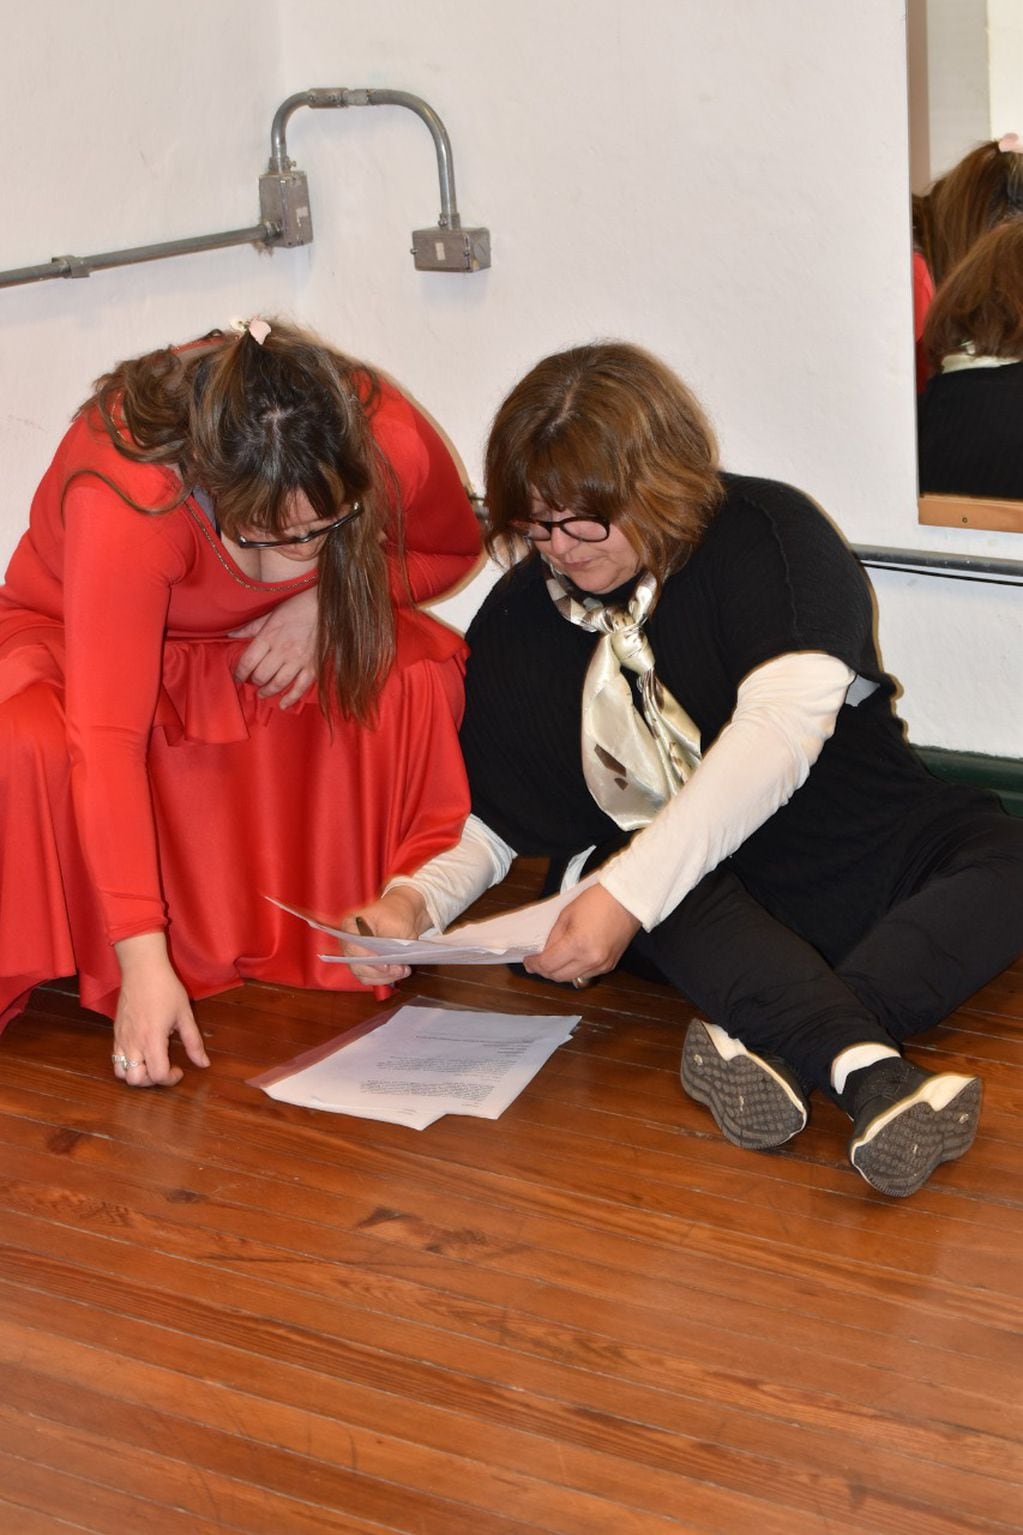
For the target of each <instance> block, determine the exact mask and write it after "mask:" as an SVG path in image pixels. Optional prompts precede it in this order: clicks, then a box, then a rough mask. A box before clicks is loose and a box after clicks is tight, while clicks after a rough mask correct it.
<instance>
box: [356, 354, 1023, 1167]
mask: <svg viewBox="0 0 1023 1535" xmlns="http://www.w3.org/2000/svg"><path fill="white" fill-rule="evenodd" d="M487 499H488V506H489V519H490V522H489V529H488V539H489V543H490V546H491V548H492V549H499V550H507V551H510V552H511V554H512V556H513V558H514V559H515V562H514V563H513V564H512V567H511V569H510V570H509V571H508V573H507V574H506V575H505V576H504V578H503V579H502V580H501V581H500V582H499V583H498V585H497V586H496V587H495V589H494V590H493V591H492V592H491V594H490V596H489V597H488V599H487V600H486V602H485V603H484V605H483V607H482V609H481V611H480V613H479V614H478V615H477V617H476V619H475V621H474V622H473V624H472V626H471V628H470V631H469V640H470V645H471V650H472V655H471V660H470V663H469V672H468V679H467V704H466V717H465V722H464V725H463V730H462V745H463V750H464V752H465V757H466V763H467V767H468V771H469V779H470V785H471V788H472V795H473V814H472V816H471V818H470V820H469V821H468V823H467V825H466V828H465V831H464V833H463V836H462V840H461V842H460V844H459V845H458V847H457V848H455V849H453V850H452V851H451V852H450V853H445V854H442V855H440V857H438V858H436V859H434V860H433V861H432V862H431V863H430V864H427V865H425V866H424V867H423V868H422V869H421V870H419V871H418V873H417V874H416V875H415V876H413V877H412V878H410V879H408V878H402V879H400V880H397V881H395V882H393V883H392V884H391V886H389V887H388V888H387V889H386V890H385V891H384V893H383V895H382V896H381V898H380V900H379V901H378V902H377V903H375V905H374V906H373V907H372V908H370V909H369V910H367V911H364V912H363V913H362V915H363V917H364V918H365V919H366V920H368V921H369V922H370V924H371V926H372V927H373V928H374V930H376V931H377V932H380V933H383V934H389V935H393V936H413V935H416V934H418V933H421V932H422V931H424V930H425V929H426V928H427V927H429V926H430V925H431V924H436V925H438V926H444V925H446V924H447V923H448V922H450V921H451V920H452V918H453V917H455V916H457V915H458V914H459V913H460V912H461V911H462V910H464V909H465V907H466V906H467V905H469V904H470V902H471V901H472V900H473V899H475V897H476V896H477V895H478V894H479V893H481V891H482V890H483V889H485V888H487V886H488V885H490V884H493V883H495V882H496V881H497V880H498V879H500V878H502V877H503V875H504V873H505V872H507V868H508V866H509V865H510V862H511V860H512V858H513V857H514V856H515V854H516V853H519V854H528V855H534V856H535V855H544V856H546V857H548V858H549V859H550V860H551V871H552V878H551V888H552V889H553V888H557V885H558V884H559V883H560V884H562V885H563V886H564V887H567V886H568V885H571V884H572V883H573V882H574V881H575V880H577V879H578V878H579V876H580V874H581V873H584V872H586V871H587V870H593V869H596V868H599V874H598V875H597V876H596V880H595V882H591V883H589V884H587V886H586V887H585V888H584V889H582V890H581V891H580V893H579V894H578V895H576V896H575V897H574V898H573V899H572V900H571V902H570V904H568V905H567V906H566V907H565V908H564V910H563V911H562V912H561V915H560V916H559V917H558V918H557V920H556V921H555V922H554V925H553V927H552V929H551V931H550V934H549V937H548V938H547V941H546V944H545V946H544V948H543V950H542V951H541V952H540V953H538V954H536V955H534V956H532V957H531V958H530V959H529V960H527V961H526V967H527V969H529V970H531V971H533V972H534V973H536V974H538V975H542V976H546V977H548V978H550V979H552V980H555V981H562V982H564V981H572V982H575V983H576V984H579V983H581V982H582V981H583V980H585V979H587V978H589V977H592V976H594V975H598V974H602V973H605V972H606V971H609V970H611V969H613V968H614V967H615V966H616V965H617V964H619V963H620V962H624V963H626V964H629V963H632V962H636V963H638V964H639V965H640V966H642V967H645V968H646V969H647V970H649V969H650V968H651V967H652V968H653V969H654V970H655V971H656V973H657V974H659V975H660V976H661V977H663V978H664V979H666V980H668V981H669V982H671V983H672V984H674V985H675V986H677V987H678V989H679V990H680V991H681V992H682V993H683V994H684V995H685V996H686V997H687V998H688V999H689V1000H690V1001H691V1002H692V1003H693V1004H695V1006H696V1007H697V1008H698V1009H699V1011H700V1013H701V1015H702V1016H701V1018H699V1019H694V1020H693V1022H692V1023H691V1024H690V1026H689V1030H688V1033H687V1036H686V1042H685V1046H684V1050H683V1058H682V1080H683V1084H684V1085H685V1087H686V1089H687V1091H688V1092H689V1093H690V1094H691V1095H692V1096H693V1097H695V1098H696V1099H698V1100H699V1101H700V1102H702V1103H704V1104H706V1105H707V1106H708V1107H709V1109H710V1110H711V1113H712V1114H713V1115H714V1117H715V1119H716V1121H717V1123H718V1125H719V1126H720V1128H721V1130H722V1131H723V1133H724V1134H725V1135H726V1136H727V1137H728V1139H729V1140H731V1141H733V1142H734V1143H735V1144H736V1145H740V1146H748V1147H751V1148H754V1149H766V1148H768V1147H773V1146H777V1145H780V1144H781V1143H783V1142H784V1141H786V1140H788V1139H790V1138H791V1136H793V1135H794V1134H796V1133H797V1132H798V1131H799V1130H801V1129H802V1128H803V1126H804V1125H805V1124H806V1122H807V1116H808V1098H809V1094H810V1093H811V1092H812V1091H813V1090H814V1089H816V1088H821V1089H823V1090H824V1091H827V1092H829V1093H831V1094H832V1095H833V1096H834V1097H835V1098H836V1099H837V1101H838V1102H839V1103H840V1104H841V1105H842V1106H843V1108H845V1109H846V1110H847V1112H848V1113H849V1115H850V1117H851V1119H852V1120H853V1135H852V1140H851V1143H850V1156H851V1160H852V1162H853V1165H854V1166H855V1167H856V1168H857V1169H858V1171H860V1172H861V1173H862V1174H863V1176H864V1177H865V1178H866V1179H867V1181H868V1182H869V1183H871V1184H872V1185H873V1186H874V1187H876V1188H879V1189H881V1190H883V1191H884V1192H886V1193H890V1194H896V1195H904V1194H910V1193H913V1192H914V1191H915V1190H916V1189H918V1188H919V1187H920V1186H921V1185H922V1184H923V1183H924V1181H925V1180H926V1179H927V1177H928V1176H929V1175H930V1173H931V1172H932V1171H933V1170H934V1168H935V1167H936V1166H937V1165H938V1164H939V1163H940V1162H942V1161H946V1160H950V1159H951V1158H954V1157H957V1156H959V1155H961V1154H962V1152H963V1151H965V1150H966V1149H967V1147H968V1146H969V1144H970V1142H971V1140H972V1138H973V1135H974V1133H975V1130H976V1125H977V1119H978V1114H979V1106H980V1083H979V1081H978V1080H977V1079H976V1078H974V1077H970V1076H962V1075H959V1074H956V1073H942V1074H940V1075H936V1076H935V1075H930V1074H928V1073H926V1072H924V1071H923V1070H921V1069H920V1068H919V1067H917V1066H915V1065H913V1064H911V1063H910V1062H908V1061H907V1060H905V1059H904V1057H903V1056H902V1053H901V1044H902V1041H903V1040H904V1039H905V1038H906V1037H907V1036H908V1035H910V1034H912V1033H915V1032H916V1031H918V1030H920V1029H925V1028H929V1027H931V1026H932V1025H933V1024H935V1023H937V1022H939V1021H940V1020H941V1019H942V1018H943V1017H945V1016H946V1014H947V1013H949V1012H950V1011H951V1010H952V1009H953V1008H954V1007H956V1006H957V1005H958V1004H959V1003H960V1002H962V1001H963V1000H964V999H965V998H966V997H968V996H969V995H970V994H971V993H972V992H973V991H974V990H976V989H977V988H978V987H979V986H980V985H982V984H983V983H984V982H985V981H986V980H987V979H988V978H989V977H990V976H991V975H993V974H995V973H996V972H997V971H998V970H1000V969H1002V968H1003V967H1004V966H1005V965H1006V964H1008V963H1009V962H1010V961H1011V960H1012V959H1013V958H1014V957H1015V955H1016V953H1017V952H1018V950H1019V947H1020V944H1021V942H1023V825H1020V824H1019V823H1016V822H1012V821H1010V820H1009V819H1008V818H1007V817H1006V816H1005V815H1004V814H1003V813H1002V812H1001V810H1000V809H999V808H998V807H997V805H996V804H995V802H994V801H993V800H992V799H991V798H989V797H988V796H986V795H982V794H980V793H975V792H973V791H966V790H961V789H954V788H950V787H948V786H945V785H943V784H941V783H939V782H938V781H937V780H936V779H934V778H933V777H931V775H929V774H928V773H927V771H926V770H925V769H924V767H923V766H922V764H921V763H920V762H919V761H918V759H917V758H916V756H915V755H914V754H913V752H912V751H911V750H910V748H909V747H908V746H907V745H906V743H905V740H904V737H903V732H902V729H901V727H900V725H899V723H898V721H897V720H896V718H895V715H894V712H893V709H892V693H893V683H892V681H891V679H890V678H889V677H888V676H887V675H886V674H885V673H884V671H883V670H882V668H881V665H880V662H879V660H878V657H877V654H876V651H875V647H874V642H873V638H872V615H871V604H870V599H869V593H868V589H867V585H866V581H865V579H864V576H863V573H862V571H861V569H860V567H859V566H858V564H857V562H856V560H855V559H854V558H853V556H852V554H851V553H850V551H849V550H848V548H847V547H846V545H845V544H844V543H843V542H842V540H841V539H840V537H839V536H838V534H837V533H836V532H835V531H834V530H833V528H832V527H831V525H830V524H829V523H828V522H827V520H826V519H825V518H824V517H823V515H822V514H821V513H820V512H819V511H818V509H817V508H816V507H815V506H814V505H813V503H812V502H810V501H809V500H808V499H807V498H806V497H805V496H803V495H802V494H801V493H800V492H799V491H796V490H794V489H792V488H791V487H790V486H786V485H780V484H776V483H773V482H771V481H766V480H757V479H749V478H745V477H740V476H734V475H727V474H723V473H721V472H720V470H719V468H718V466H717V458H716V449H715V445H714V441H713V437H712V435H711V432H710V430H709V427H708V426H707V424H706V422H705V420H704V417H703V414H702V412H701V410H700V408H699V406H698V405H697V403H696V401H695V400H694V399H693V398H692V396H691V395H690V394H689V392H688V390H686V388H685V387H684V385H682V384H681V382H680V381H679V380H678V379H677V378H676V377H675V376H674V374H672V373H671V372H670V370H669V369H667V368H666V367H664V366H663V365H662V364H661V363H659V362H658V361H657V360H656V359H654V358H652V357H650V356H649V355H647V354H646V353H644V352H642V351H640V350H639V349H638V348H635V347H631V346H627V345H624V344H610V343H604V344H598V345H593V346H588V347H579V348H576V349H574V350H572V351H569V352H565V353H561V354H559V355H556V356H554V357H550V358H547V359H546V360H545V361H544V362H542V363H540V364H539V365H538V366H537V367H536V368H534V369H533V370H532V372H531V373H530V374H528V375H527V377H526V378H525V379H523V380H522V382H521V383H520V384H518V385H517V386H516V388H515V389H513V391H512V393H511V394H510V395H509V397H508V399H507V400H506V401H505V403H504V405H503V406H502V407H501V409H500V411H499V412H498V415H497V418H496V421H495V423H494V427H493V430H492V433H491V437H490V442H489V446H488V452H487ZM352 930H353V931H354V921H353V924H352ZM351 952H355V948H354V946H352V947H351ZM359 973H361V974H362V975H363V978H365V979H370V978H372V979H377V980H379V979H380V978H381V971H380V969H379V968H377V967H370V966H366V968H365V969H364V970H362V971H360V972H359ZM407 973H408V972H407V971H406V970H404V969H402V968H400V967H393V968H392V969H390V970H389V971H388V972H386V975H387V978H388V979H397V978H400V977H401V976H403V975H404V974H407Z"/></svg>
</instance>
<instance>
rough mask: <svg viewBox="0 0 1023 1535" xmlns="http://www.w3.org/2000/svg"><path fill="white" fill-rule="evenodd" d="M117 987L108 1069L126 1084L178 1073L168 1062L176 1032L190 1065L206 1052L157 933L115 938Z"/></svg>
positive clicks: (169, 1080) (166, 1081) (170, 1080)
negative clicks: (109, 1067)
mask: <svg viewBox="0 0 1023 1535" xmlns="http://www.w3.org/2000/svg"><path fill="white" fill-rule="evenodd" d="M114 948H115V950H116V952H117V959H118V963H119V964H120V967H121V992H120V996H119V997H118V999H117V1012H116V1014H115V1017H114V1048H113V1052H112V1053H113V1061H114V1075H115V1077H117V1078H118V1079H119V1080H120V1081H122V1082H126V1083H127V1084H128V1086H129V1087H173V1086H174V1085H175V1084H176V1083H178V1082H180V1081H181V1078H182V1077H183V1076H184V1072H183V1071H182V1069H181V1067H180V1066H172V1065H171V1063H170V1052H169V1045H170V1039H171V1036H172V1035H173V1034H177V1035H178V1036H179V1038H180V1039H181V1042H182V1044H183V1045H184V1047H185V1053H186V1054H187V1056H188V1058H189V1060H190V1061H191V1062H192V1063H193V1065H195V1066H208V1065H209V1064H210V1062H209V1057H208V1055H207V1054H206V1047H205V1045H204V1044H203V1039H202V1034H201V1033H200V1032H199V1026H198V1024H197V1023H196V1021H195V1019H194V1017H193V1016H192V1007H191V1003H190V1002H189V1000H188V994H187V992H186V991H185V988H184V987H183V986H182V984H181V982H180V981H179V980H178V977H177V975H176V973H175V971H174V968H173V966H172V965H171V962H170V958H169V957H168V954H167V943H166V939H165V938H164V935H163V933H139V934H137V935H136V936H135V937H134V938H122V939H121V941H120V942H119V943H115V945H114Z"/></svg>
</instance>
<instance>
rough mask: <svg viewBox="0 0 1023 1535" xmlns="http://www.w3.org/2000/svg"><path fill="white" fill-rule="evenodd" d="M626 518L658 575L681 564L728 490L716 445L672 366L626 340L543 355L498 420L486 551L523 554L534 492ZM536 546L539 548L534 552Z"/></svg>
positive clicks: (576, 508)
mask: <svg viewBox="0 0 1023 1535" xmlns="http://www.w3.org/2000/svg"><path fill="white" fill-rule="evenodd" d="M534 493H535V495H537V496H538V497H539V498H540V500H541V501H543V502H544V504H545V505H546V506H549V507H552V508H553V509H554V510H556V511H571V512H575V513H578V514H581V515H583V516H592V517H597V518H602V519H604V520H606V521H608V522H613V523H615V524H616V526H618V527H620V528H621V530H622V532H623V533H624V534H625V536H626V537H627V538H628V540H629V542H630V543H631V544H632V546H633V548H634V549H635V550H636V551H637V553H638V554H639V556H640V558H641V560H642V563H643V565H644V567H645V568H646V569H647V570H649V571H651V572H652V573H653V575H654V576H655V577H656V578H657V580H658V581H664V579H665V578H666V577H667V576H668V575H670V574H671V572H672V571H673V570H676V569H678V567H679V566H680V565H681V564H683V563H684V561H685V560H686V558H687V557H688V555H689V554H690V552H691V551H692V549H693V548H695V546H696V545H697V544H698V543H699V541H700V539H701V538H702V536H703V532H704V529H705V528H706V526H707V523H708V522H709V521H710V518H711V516H712V515H713V512H714V510H715V508H716V506H717V504H718V502H719V501H720V499H721V495H722V485H721V479H720V475H719V471H718V454H717V443H716V441H715V438H714V433H713V431H712V430H711V427H710V424H709V422H708V421H707V418H706V416H705V415H704V413H703V410H702V408H701V407H700V405H699V404H698V403H697V401H696V399H695V397H694V396H693V395H692V394H691V393H690V391H689V390H688V389H687V388H686V386H685V384H683V383H682V380H681V379H680V378H678V376H677V375H676V374H675V373H673V372H672V371H671V369H670V368H669V367H667V366H666V364H665V363H663V362H660V361H659V360H658V359H657V358H656V357H653V356H651V354H650V353H649V352H645V351H643V350H642V348H640V347H638V346H632V345H630V344H629V343H627V342H624V341H598V342H593V343H592V344H590V345H588V346H578V347H572V348H571V349H570V350H569V351H566V352H558V353H555V355H554V356H552V357H546V358H544V360H543V361H542V362H539V363H537V365H536V367H535V368H533V369H532V370H531V371H530V372H529V373H527V374H526V376H525V378H523V379H522V380H521V382H519V383H518V384H516V385H515V388H514V389H513V390H512V391H511V393H510V394H509V395H508V397H507V399H506V400H505V401H504V404H503V405H502V406H501V407H500V409H499V410H498V412H497V415H496V417H495V418H494V424H493V427H492V428H491V432H490V439H489V442H488V444H487V452H486V499H487V511H488V525H487V530H486V534H485V541H486V544H487V548H488V550H489V551H490V553H491V554H495V555H498V556H499V555H500V554H502V553H507V552H511V553H512V554H513V555H517V554H521V553H522V552H523V549H522V545H523V543H524V541H523V540H522V539H521V538H518V537H517V536H516V534H515V530H514V528H513V526H512V524H513V523H515V522H520V521H523V520H526V519H528V517H529V516H530V513H531V510H532V496H533V495H534ZM529 547H530V551H531V552H532V553H534V554H535V552H536V551H535V549H533V548H532V546H529Z"/></svg>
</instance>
